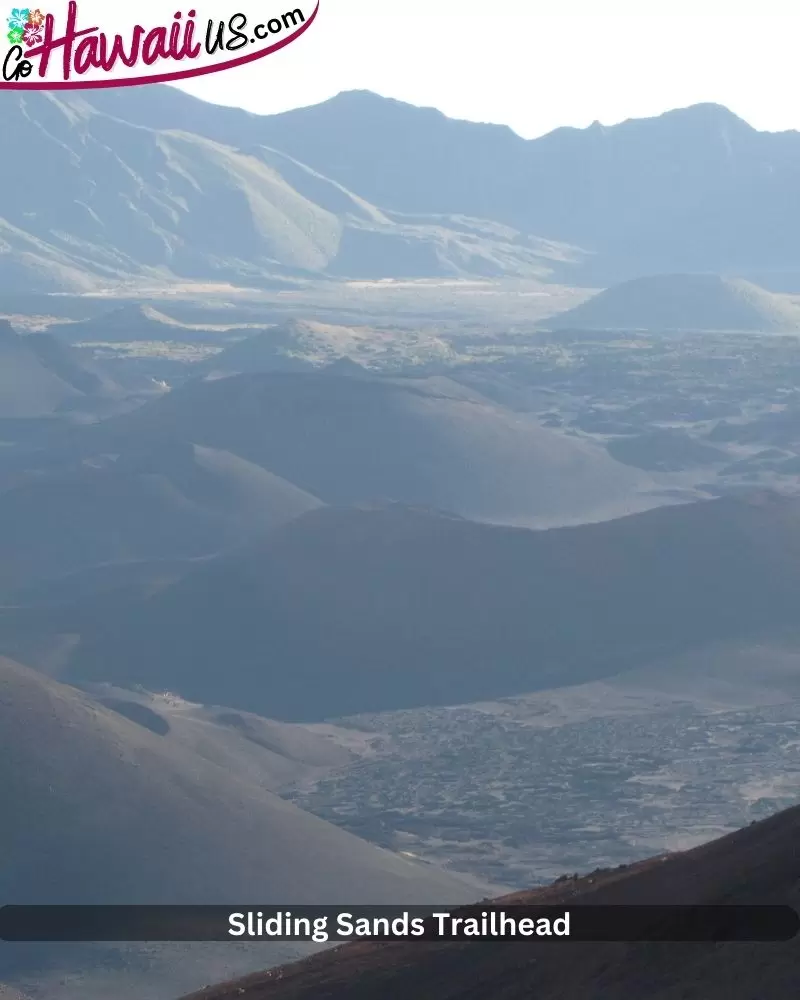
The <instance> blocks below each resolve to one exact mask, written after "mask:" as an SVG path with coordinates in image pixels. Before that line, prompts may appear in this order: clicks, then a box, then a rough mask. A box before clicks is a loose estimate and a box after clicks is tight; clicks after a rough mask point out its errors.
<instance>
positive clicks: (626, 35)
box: [145, 0, 800, 137]
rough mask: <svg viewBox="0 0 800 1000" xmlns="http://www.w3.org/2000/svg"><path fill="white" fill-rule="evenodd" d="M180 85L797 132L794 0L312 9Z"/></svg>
mask: <svg viewBox="0 0 800 1000" xmlns="http://www.w3.org/2000/svg"><path fill="white" fill-rule="evenodd" d="M150 2H151V0H145V3H150ZM152 2H153V5H154V6H156V0H152ZM252 2H253V0H251V3H252ZM308 2H309V3H310V2H311V0H308ZM274 4H275V0H269V4H268V6H269V7H270V10H272V7H273V6H274ZM158 6H159V7H160V6H161V5H160V3H159V4H158ZM265 6H267V5H265ZM278 6H280V0H278ZM256 7H258V4H257V3H256ZM242 9H243V10H244V6H242ZM281 9H282V8H281ZM287 9H289V8H287ZM198 10H199V8H198ZM201 13H202V14H205V13H206V8H203V10H202V11H201ZM185 89H186V90H188V91H190V92H191V93H193V94H195V95H196V96H198V97H202V98H203V99H205V100H210V101H213V102H215V103H219V104H230V105H237V106H240V107H244V108H246V109H247V110H250V111H255V112H258V113H274V112H278V111H284V110H288V109H290V108H294V107H301V106H304V105H308V104H316V103H318V102H319V101H323V100H326V99H327V98H329V97H332V96H333V95H334V94H337V93H339V92H340V91H342V90H353V89H367V90H373V91H375V92H376V93H379V94H382V95H384V96H386V97H394V98H398V99H400V100H403V101H408V102H409V103H412V104H417V105H424V106H432V107H436V108H439V109H440V110H441V111H443V112H444V113H445V114H447V115H450V116H451V117H456V118H465V119H468V120H472V121H487V122H497V123H502V124H506V125H509V126H511V128H513V129H514V130H515V131H516V132H518V133H519V134H520V135H523V136H525V137H534V136H537V135H541V134H543V133H545V132H548V131H550V130H551V129H553V128H557V127H558V126H561V125H573V126H578V127H585V126H587V125H590V124H591V123H592V122H593V121H600V122H602V123H603V124H606V125H611V124H614V123H616V122H619V121H622V120H624V119H626V118H638V117H646V116H651V115H656V114H659V113H661V112H663V111H666V110H669V109H671V108H675V107H685V106H687V105H689V104H695V103H699V102H704V101H712V102H715V103H719V104H724V105H726V106H727V107H729V108H730V109H731V110H732V111H734V112H735V113H736V114H738V115H740V116H741V117H742V118H744V119H745V120H746V121H748V122H750V124H752V125H754V126H755V127H756V128H759V129H765V130H769V131H778V130H781V129H789V128H798V129H800V0H796V2H795V3H788V2H786V0H727V2H717V0H693V2H692V0H671V2H669V3H662V2H654V0H638V2H634V0H594V2H592V0H321V5H320V12H319V15H318V18H317V21H316V22H315V24H314V25H312V27H311V28H310V29H309V31H307V32H306V34H305V35H304V36H303V37H302V38H300V39H298V40H297V41H296V42H294V43H292V44H291V45H289V46H288V47H287V48H286V49H284V50H283V51H282V52H279V53H275V54H273V55H270V56H267V57H266V58H265V59H263V60H260V61H259V62H257V63H255V64H253V65H251V66H249V67H241V68H238V69H234V70H228V71H226V72H223V73H218V74H213V75H211V76H209V77H207V78H204V79H200V80H197V81H194V82H191V83H187V84H186V85H185Z"/></svg>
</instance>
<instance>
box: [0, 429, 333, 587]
mask: <svg viewBox="0 0 800 1000" xmlns="http://www.w3.org/2000/svg"><path fill="white" fill-rule="evenodd" d="M31 461H33V460H31ZM12 483H13V481H12ZM319 505H320V501H319V500H317V499H316V498H315V497H313V496H311V495H310V494H308V493H306V492H304V491H303V490H301V489H299V488H298V487H296V486H294V485H293V484H292V483H288V482H286V481H285V480H282V479H281V478H280V477H279V476H275V475H273V474H272V473H270V472H267V470H266V469H263V468H261V467H260V466H258V465H254V464H253V463H252V462H248V461H246V460H244V459H242V458H239V457H238V456H236V455H232V454H230V453H229V452H225V451H221V450H219V449H214V448H205V447H202V446H199V445H194V444H192V443H191V442H189V441H181V440H177V441H176V440H169V439H167V440H165V441H162V442H160V443H159V445H158V446H157V447H150V448H135V447H134V448H129V449H120V450H119V451H118V452H117V453H116V454H115V455H113V456H109V455H108V454H94V455H92V456H89V457H87V458H86V459H84V460H80V461H78V460H72V459H70V458H69V457H66V458H64V459H63V460H60V459H59V458H58V456H55V457H53V459H52V461H50V462H48V461H47V460H46V459H45V460H44V461H43V465H42V467H40V468H31V469H29V470H27V471H25V472H24V473H21V474H19V475H18V476H17V481H16V482H15V483H13V484H12V485H10V487H7V488H6V489H5V490H4V491H3V492H0V587H2V588H9V587H13V588H15V589H18V588H20V587H24V586H26V585H28V584H30V583H33V582H36V581H40V580H44V579H46V578H54V577H59V576H65V575H67V574H71V573H75V572H76V571H79V570H84V569H88V568H90V567H93V566H99V565H104V564H111V563H123V562H135V561H140V560H150V559H152V560H160V561H162V562H163V561H164V560H170V559H190V558H194V557H197V556H204V555H209V554H212V553H215V552H217V551H219V550H220V549H223V548H225V547H227V546H230V545H234V544H238V543H240V542H241V541H242V540H243V539H244V538H247V537H250V536H251V535H255V536H258V535H259V534H261V533H263V532H266V531H268V530H270V529H272V528H275V527H278V526H279V525H282V524H284V523H285V522H286V521H289V520H291V519H292V518H293V517H297V516H299V515H301V514H304V513H306V512H307V511H309V510H313V509H314V508H315V507H318V506H319Z"/></svg>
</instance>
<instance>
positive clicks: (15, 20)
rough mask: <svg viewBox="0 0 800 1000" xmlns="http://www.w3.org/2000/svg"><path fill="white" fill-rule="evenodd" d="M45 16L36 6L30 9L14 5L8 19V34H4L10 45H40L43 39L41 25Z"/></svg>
mask: <svg viewBox="0 0 800 1000" xmlns="http://www.w3.org/2000/svg"><path fill="white" fill-rule="evenodd" d="M46 18H47V15H46V14H45V13H44V11H42V10H40V9H39V8H38V7H37V8H36V9H35V10H31V9H30V8H28V7H14V8H13V9H12V11H11V16H10V17H9V18H8V19H7V21H8V35H7V36H6V37H7V38H8V40H9V42H11V44H12V45H22V44H23V43H24V44H25V45H27V46H28V47H30V46H32V45H40V44H41V42H42V40H43V35H42V26H43V25H44V22H45V20H46Z"/></svg>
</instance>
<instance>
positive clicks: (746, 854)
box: [187, 807, 800, 1000]
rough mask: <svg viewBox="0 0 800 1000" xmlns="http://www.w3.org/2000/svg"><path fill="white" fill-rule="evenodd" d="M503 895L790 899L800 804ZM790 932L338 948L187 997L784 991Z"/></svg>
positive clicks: (473, 999) (553, 999) (797, 962)
mask: <svg viewBox="0 0 800 1000" xmlns="http://www.w3.org/2000/svg"><path fill="white" fill-rule="evenodd" d="M507 901H508V902H511V901H515V902H516V901H519V902H527V903H541V904H551V903H553V904H560V903H562V902H563V903H568V904H569V905H570V906H571V907H574V906H576V905H577V904H579V903H597V904H653V903H663V904H673V903H680V904H694V903H778V902H779V903H790V904H792V905H794V906H795V908H796V907H797V906H798V904H800V807H795V808H794V809H790V810H787V811H785V812H782V813H779V814H778V815H776V816H772V817H770V818H769V819H767V820H764V821H762V822H760V823H758V824H753V825H752V826H750V827H747V828H746V829H744V830H740V831H738V832H736V833H733V834H729V835H728V836H726V837H723V838H721V839H719V840H715V841H713V842H711V843H709V844H705V845H703V846H702V847H698V848H695V849H694V850H691V851H686V852H682V853H680V854H674V855H671V856H669V857H665V858H655V859H651V860H649V861H644V862H641V863H639V864H637V865H634V866H631V867H629V868H627V869H617V870H615V871H612V872H608V873H605V874H600V875H598V874H595V875H594V876H588V877H586V878H582V879H580V880H577V881H574V882H566V883H564V882H562V883H560V884H555V885H553V886H549V887H547V888H545V889H540V890H537V891H535V892H531V893H521V894H518V895H516V896H513V897H507ZM798 982H800V939H795V940H793V941H791V942H789V943H781V944H763V943H761V944H749V943H736V944H733V943H728V944H624V943H611V944H608V943H603V944H601V943H580V944H579V943H576V942H573V943H568V942H558V943H552V944H547V943H546V944H531V943H526V942H507V943H499V944H497V943H493V942H476V943H465V944H461V943H457V944H451V943H450V944H436V943H426V944H419V943H405V942H400V943H394V942H393V943H389V944H367V943H364V944H356V945H346V946H344V947H342V948H338V949H336V950H334V951H331V952H326V953H325V954H323V955H320V956H317V957H315V958H312V959H310V960H307V961H305V962H300V963H298V964H296V965H291V966H287V967H284V968H282V969H273V970H271V971H270V972H265V973H261V974H259V975H256V976H251V977H250V978H248V979H245V980H241V981H239V982H236V983H233V984H228V985H224V986H220V987H217V988H216V989H213V990H205V991H204V992H203V993H202V994H196V995H195V996H194V997H191V998H187V1000H200V998H201V997H202V998H203V1000H233V998H238V997H240V996H244V997H245V998H246V1000H310V998H312V997H313V998H314V1000H323V998H324V1000H375V998H377V997H380V998H381V1000H408V998H410V997H414V998H415V1000H523V998H524V1000H529V998H531V997H536V1000H601V998H602V1000H717V998H720V1000H721V998H725V1000H784V998H788V997H791V996H796V995H797V984H798Z"/></svg>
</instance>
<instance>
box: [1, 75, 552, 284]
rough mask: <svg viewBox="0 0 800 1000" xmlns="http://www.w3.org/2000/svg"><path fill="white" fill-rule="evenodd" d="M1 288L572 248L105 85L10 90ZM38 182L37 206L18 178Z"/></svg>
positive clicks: (412, 265) (448, 260) (468, 259)
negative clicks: (209, 129) (207, 130)
mask: <svg viewBox="0 0 800 1000" xmlns="http://www.w3.org/2000/svg"><path fill="white" fill-rule="evenodd" d="M0 108H2V110H3V120H4V127H5V129H6V134H7V136H8V141H9V143H12V144H13V145H14V147H15V148H16V149H18V150H20V151H21V154H22V155H19V156H17V157H14V158H7V159H6V160H5V161H4V163H3V164H2V166H1V167H0V182H2V183H0V191H4V192H6V194H5V196H3V195H0V288H8V289H14V290H15V291H16V290H19V289H20V288H25V289H30V290H35V291H51V290H59V289H64V290H68V291H80V292H82V291H89V290H92V289H93V288H94V289H96V288H100V287H103V286H104V285H107V284H108V283H119V282H120V281H130V280H131V279H132V278H139V279H147V280H148V281H149V283H150V284H151V285H152V284H153V283H156V284H158V283H163V282H165V281H169V280H172V281H174V280H175V279H180V278H183V279H187V278H189V279H195V280H199V281H232V282H234V283H235V284H239V285H249V286H252V285H256V286H259V285H262V284H263V283H264V282H266V281H268V280H269V278H270V277H271V276H275V275H280V274H289V275H308V276H319V275H322V274H325V273H330V274H336V275H340V276H346V277H362V278H382V277H398V276H399V277H430V276H438V275H451V276H458V275H461V274H464V275H468V274H480V275H484V274H490V275H491V274H504V273H508V274H519V275H527V276H537V275H539V276H546V275H547V274H549V273H550V271H551V270H552V267H553V265H554V263H560V262H561V261H562V260H564V259H565V255H566V257H569V256H570V251H569V250H565V249H564V248H557V247H553V246H551V244H550V243H547V242H543V241H537V240H535V239H529V238H528V237H527V236H525V235H524V234H523V235H521V234H520V233H519V232H518V231H516V230H515V229H513V227H508V226H503V225H499V224H498V223H496V222H485V221H481V220H479V219H468V218H465V217H459V218H453V219H448V218H445V217H444V215H443V214H442V213H437V214H436V215H435V216H433V215H431V216H430V217H425V218H423V217H419V216H416V217H414V218H411V217H405V216H403V215H401V214H398V213H387V212H384V211H382V210H381V209H380V208H376V207H375V206H373V205H371V204H369V203H368V202H367V201H365V200H364V199H363V198H361V197H359V196H358V194H357V193H356V194H354V193H351V192H350V191H348V190H347V189H346V188H344V187H343V186H342V185H341V184H339V183H338V182H336V181H334V180H330V179H328V178H327V177H325V176H324V169H323V170H322V172H320V170H319V169H312V168H310V167H307V166H305V165H304V164H302V163H300V162H298V161H297V160H295V159H293V158H292V157H291V156H289V155H287V154H286V153H281V152H279V151H277V150H274V149H270V148H266V145H265V144H264V143H263V142H262V141H260V140H259V139H258V138H257V137H256V136H255V135H253V136H249V137H248V136H241V137H239V138H238V140H237V142H236V143H235V145H233V146H232V145H227V144H224V143H222V142H219V141H215V140H214V139H212V138H209V137H208V136H207V135H204V134H202V133H197V132H192V131H189V129H188V126H187V123H186V122H185V121H176V122H175V123H174V124H173V126H172V127H171V128H170V129H159V128H157V127H156V128H154V127H151V125H150V123H147V122H145V123H141V124H132V123H131V122H130V121H124V120H122V119H121V118H118V117H113V116H112V115H107V114H104V113H102V112H101V111H98V110H97V109H96V108H95V107H93V105H92V101H91V99H90V98H85V97H82V96H79V97H76V96H72V95H69V94H67V95H55V94H51V93H45V92H31V93H26V94H20V93H16V92H11V91H6V92H4V93H2V94H0ZM22 190H34V191H36V207H35V210H34V211H29V210H28V206H27V203H26V202H25V200H24V199H19V198H15V197H14V195H13V192H16V191H22Z"/></svg>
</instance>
